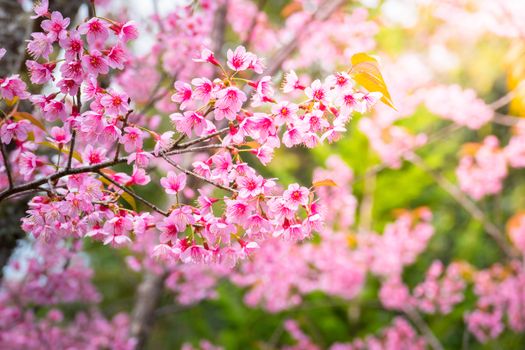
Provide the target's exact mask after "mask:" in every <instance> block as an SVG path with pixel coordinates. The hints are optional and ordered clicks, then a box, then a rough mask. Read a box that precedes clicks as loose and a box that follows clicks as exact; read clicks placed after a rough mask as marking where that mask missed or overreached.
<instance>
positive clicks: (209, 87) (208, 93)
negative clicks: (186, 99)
mask: <svg viewBox="0 0 525 350" xmlns="http://www.w3.org/2000/svg"><path fill="white" fill-rule="evenodd" d="M191 84H192V85H193V86H195V90H194V95H195V98H197V99H200V100H201V101H202V102H204V103H208V101H209V100H210V99H211V97H212V92H213V83H212V82H211V81H210V80H209V79H206V78H195V79H193V80H192V81H191Z"/></svg>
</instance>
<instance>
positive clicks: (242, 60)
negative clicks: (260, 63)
mask: <svg viewBox="0 0 525 350" xmlns="http://www.w3.org/2000/svg"><path fill="white" fill-rule="evenodd" d="M226 57H227V64H228V67H230V69H233V70H234V71H236V72H238V71H242V70H246V69H248V67H249V65H250V63H251V61H250V55H248V53H247V52H246V49H245V48H244V46H238V47H237V48H236V49H235V51H232V50H231V49H228V52H227V53H226Z"/></svg>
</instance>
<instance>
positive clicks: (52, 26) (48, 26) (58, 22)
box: [41, 11, 70, 41]
mask: <svg viewBox="0 0 525 350" xmlns="http://www.w3.org/2000/svg"><path fill="white" fill-rule="evenodd" d="M69 22H70V19H69V18H64V17H63V16H62V14H61V13H60V12H58V11H53V13H51V19H46V20H43V21H42V24H41V26H42V29H43V30H44V31H46V32H47V33H48V35H49V37H50V38H51V39H52V40H53V41H55V40H59V39H64V38H65V37H66V36H67V30H66V29H67V26H69Z"/></svg>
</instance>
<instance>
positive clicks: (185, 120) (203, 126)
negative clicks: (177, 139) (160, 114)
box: [170, 111, 215, 137]
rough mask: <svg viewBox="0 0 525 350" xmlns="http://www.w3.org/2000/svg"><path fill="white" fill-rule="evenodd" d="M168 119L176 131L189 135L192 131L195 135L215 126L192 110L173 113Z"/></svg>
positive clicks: (200, 134) (202, 133)
mask: <svg viewBox="0 0 525 350" xmlns="http://www.w3.org/2000/svg"><path fill="white" fill-rule="evenodd" d="M170 119H171V121H172V122H173V125H174V126H175V128H176V129H177V131H178V132H181V133H184V134H186V135H188V137H191V133H192V131H194V132H195V134H196V135H197V136H202V135H204V134H205V133H206V132H207V131H210V130H213V129H214V128H215V126H214V125H213V124H212V123H211V122H210V121H208V120H206V119H204V117H203V116H202V115H201V114H199V113H197V112H193V111H187V112H184V115H183V114H181V113H174V114H172V115H170Z"/></svg>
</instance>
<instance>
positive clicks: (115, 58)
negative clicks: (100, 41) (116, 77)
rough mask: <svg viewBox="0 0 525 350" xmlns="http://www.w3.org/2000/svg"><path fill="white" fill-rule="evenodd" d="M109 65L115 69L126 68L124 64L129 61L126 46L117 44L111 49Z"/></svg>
mask: <svg viewBox="0 0 525 350" xmlns="http://www.w3.org/2000/svg"><path fill="white" fill-rule="evenodd" d="M107 59H108V65H109V66H110V67H111V68H113V69H120V70H122V69H124V65H125V64H126V62H127V61H128V54H127V53H126V50H125V48H124V47H123V46H122V45H120V44H117V45H115V46H113V47H112V48H111V50H109V53H108V54H107Z"/></svg>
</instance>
